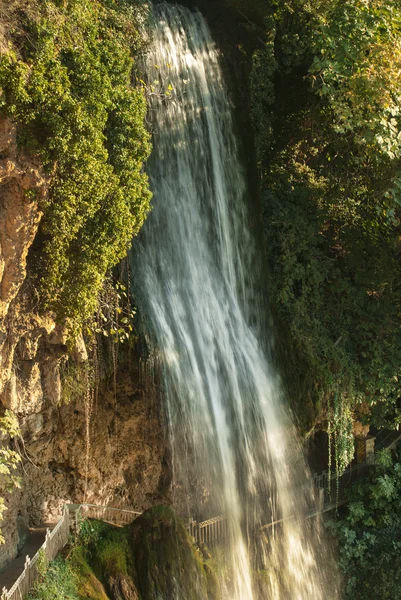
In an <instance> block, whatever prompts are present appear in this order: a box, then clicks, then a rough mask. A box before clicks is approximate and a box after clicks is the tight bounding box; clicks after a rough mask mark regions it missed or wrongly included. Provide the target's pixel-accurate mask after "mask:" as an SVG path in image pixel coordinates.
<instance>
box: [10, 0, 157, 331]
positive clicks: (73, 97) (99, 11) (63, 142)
mask: <svg viewBox="0 0 401 600" xmlns="http://www.w3.org/2000/svg"><path fill="white" fill-rule="evenodd" d="M21 11H22V13H23V15H24V16H23V17H22V18H21V19H20V22H21V23H22V29H19V30H17V31H16V33H15V35H14V39H13V47H12V48H10V50H9V51H8V52H5V53H3V54H2V55H1V57H0V87H1V89H2V94H1V96H0V107H1V109H2V111H3V112H4V113H6V114H8V115H9V116H11V117H12V118H13V119H14V120H15V121H16V122H17V124H18V125H19V130H18V134H19V143H20V144H21V145H23V146H25V147H26V148H27V149H28V150H29V152H31V153H33V154H35V155H37V156H38V157H39V158H40V160H41V163H42V165H43V167H44V169H45V171H46V173H47V176H48V178H49V182H50V184H49V193H48V197H47V199H46V201H45V202H44V203H43V204H42V206H41V209H42V210H43V212H44V216H43V221H42V227H41V231H40V236H39V237H38V240H37V252H36V255H35V256H34V257H33V263H34V267H35V269H36V272H37V274H38V278H39V284H40V290H41V298H42V304H43V306H45V307H48V308H51V309H53V310H55V311H56V313H57V315H58V317H59V318H60V319H67V320H68V321H69V322H70V328H71V330H72V332H76V331H78V328H79V326H80V325H81V323H82V322H83V321H84V320H85V319H86V318H88V317H89V316H90V315H91V314H92V313H93V311H94V309H95V308H96V303H97V297H98V293H99V291H100V289H101V286H102V281H103V278H104V275H105V273H106V271H107V270H108V269H109V268H110V267H111V266H113V265H115V264H116V263H117V262H118V261H119V260H120V259H121V258H122V257H123V256H124V255H125V254H126V252H127V247H128V246H129V244H130V242H131V239H132V236H133V235H135V234H136V233H137V232H138V230H139V229H140V227H141V225H142V223H143V221H144V219H145V217H146V214H147V211H148V210H149V200H150V193H149V189H148V182H147V177H146V175H145V174H144V172H143V169H142V166H143V162H144V160H145V159H146V158H147V156H148V154H149V151H150V145H149V138H148V134H147V132H146V130H145V126H144V118H145V113H146V102H145V98H144V93H143V91H142V90H141V89H140V88H136V87H134V86H133V85H132V74H133V68H134V67H135V66H136V65H137V63H138V56H139V53H140V50H141V46H142V38H141V35H140V33H139V30H140V27H141V23H142V22H143V19H144V18H145V16H146V5H144V4H142V3H141V2H139V0H138V1H137V2H135V1H132V2H131V1H128V0H127V1H126V0H116V1H115V2H112V1H109V0H103V1H101V2H93V3H92V2H91V3H88V2H86V1H85V0H69V1H66V2H59V1H56V0H46V1H44V2H41V3H40V4H38V6H37V11H36V12H35V15H34V16H32V14H31V13H26V14H24V11H23V7H21Z"/></svg>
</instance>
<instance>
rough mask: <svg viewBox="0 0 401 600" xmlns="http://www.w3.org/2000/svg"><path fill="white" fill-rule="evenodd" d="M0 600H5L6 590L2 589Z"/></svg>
mask: <svg viewBox="0 0 401 600" xmlns="http://www.w3.org/2000/svg"><path fill="white" fill-rule="evenodd" d="M1 600H7V588H6V587H3V589H2V591H1Z"/></svg>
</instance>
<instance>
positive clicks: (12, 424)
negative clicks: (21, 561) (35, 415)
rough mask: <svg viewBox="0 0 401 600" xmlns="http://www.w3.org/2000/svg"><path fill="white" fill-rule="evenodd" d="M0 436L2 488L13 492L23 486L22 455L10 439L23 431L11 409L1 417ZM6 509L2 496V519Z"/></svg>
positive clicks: (0, 504)
mask: <svg viewBox="0 0 401 600" xmlns="http://www.w3.org/2000/svg"><path fill="white" fill-rule="evenodd" d="M0 437H1V444H0V490H1V493H2V494H4V493H5V492H8V493H11V492H12V491H13V490H14V489H15V488H16V487H17V488H19V487H21V479H20V477H19V476H18V475H17V469H18V465H19V463H20V462H21V456H20V454H19V453H18V452H16V451H15V450H12V449H11V448H10V447H9V441H10V439H13V438H20V437H21V432H20V429H19V425H18V420H17V418H16V416H15V415H14V414H13V413H12V412H11V411H9V410H6V411H5V413H4V416H3V417H1V418H0ZM6 510H7V507H6V505H5V502H4V497H0V521H2V520H3V514H4V512H5V511H6ZM4 542H5V539H4V537H3V536H2V535H1V530H0V544H4Z"/></svg>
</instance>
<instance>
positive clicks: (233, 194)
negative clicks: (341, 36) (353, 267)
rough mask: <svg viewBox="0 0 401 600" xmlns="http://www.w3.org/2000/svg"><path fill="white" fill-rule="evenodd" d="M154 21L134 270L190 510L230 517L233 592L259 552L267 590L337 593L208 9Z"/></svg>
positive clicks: (304, 599) (280, 596)
mask: <svg viewBox="0 0 401 600" xmlns="http://www.w3.org/2000/svg"><path fill="white" fill-rule="evenodd" d="M154 20H155V33H154V39H153V42H152V45H151V51H150V54H149V57H148V60H147V68H146V70H147V76H148V81H149V83H148V88H149V95H150V121H151V127H152V133H153V144H154V150H153V155H152V158H151V160H150V163H149V167H148V170H149V175H150V180H151V187H152V190H153V193H154V199H153V206H154V208H153V210H152V213H151V214H150V216H149V218H148V220H147V222H146V224H145V227H144V229H143V232H142V233H141V235H140V236H139V239H138V240H137V241H136V242H135V255H134V257H133V263H134V266H133V269H134V278H135V279H134V285H135V287H136V288H140V289H141V296H142V304H144V306H145V310H146V313H147V315H148V317H149V320H150V321H151V329H152V333H153V337H154V340H155V345H156V346H157V347H158V349H159V350H160V353H161V356H162V361H163V364H164V368H163V372H164V384H165V395H166V406H167V413H168V415H167V416H168V426H169V432H170V439H171V447H172V452H173V463H174V469H175V471H174V481H175V486H176V487H175V490H176V492H175V493H176V495H177V498H178V497H180V498H181V502H182V499H183V498H185V502H186V508H187V509H188V511H191V512H190V514H194V516H198V515H201V516H202V517H203V518H207V517H208V516H214V515H217V514H224V515H226V516H227V518H228V522H229V531H230V543H229V545H228V550H227V557H226V558H227V562H228V565H229V568H230V573H231V581H230V582H227V583H226V584H225V591H224V600H228V599H229V600H256V599H258V600H259V598H260V595H258V594H257V592H255V588H254V584H253V581H252V568H251V566H250V565H251V564H252V561H256V564H257V567H258V568H259V569H260V568H265V569H266V571H267V573H266V577H265V579H266V584H265V586H266V587H265V589H266V590H267V591H266V592H265V593H266V594H267V595H264V596H263V598H265V597H266V598H268V599H274V600H319V599H323V598H325V599H328V600H330V599H333V598H335V597H336V592H335V591H334V590H333V588H331V589H328V584H327V579H328V578H327V577H326V576H324V566H325V565H324V564H323V565H322V560H321V559H322V556H323V554H324V553H323V545H322V544H323V543H322V541H321V539H320V529H319V521H318V520H317V519H310V520H309V521H305V519H304V517H305V514H307V513H308V512H309V511H310V509H311V507H313V505H314V497H313V494H312V491H311V487H310V485H309V483H308V473H307V470H306V468H305V464H304V461H303V458H302V452H301V449H300V446H299V443H298V440H297V436H296V433H295V431H294V427H293V425H292V422H291V419H290V417H289V410H288V407H287V406H286V405H285V402H284V401H283V398H282V395H281V392H280V384H279V381H278V379H277V376H276V375H275V374H274V373H273V372H272V369H271V368H270V366H269V363H268V359H267V357H266V352H265V351H264V350H263V348H262V345H261V343H260V341H259V340H260V339H261V335H262V333H261V332H262V330H263V328H262V327H261V326H259V325H258V322H259V321H263V319H259V318H258V317H257V313H258V311H260V307H259V306H258V302H257V301H256V297H257V294H256V293H255V291H254V290H255V289H257V287H258V285H259V279H260V273H259V270H258V268H257V266H256V265H257V264H258V254H259V255H260V254H261V253H262V252H263V250H262V248H258V249H257V248H256V242H255V240H254V236H253V235H252V234H251V230H250V227H249V217H248V210H249V204H250V203H249V201H248V199H247V186H246V179H245V175H244V172H243V168H242V166H241V162H240V160H239V154H238V149H237V141H236V137H235V135H234V130H233V121H232V107H231V104H230V100H229V98H228V95H227V91H226V86H225V84H224V81H223V76H222V72H221V68H220V64H219V55H218V52H217V50H216V47H215V45H214V43H213V41H212V39H211V35H210V32H209V30H208V27H207V25H206V23H205V20H204V19H203V17H202V16H201V15H200V14H199V13H197V12H195V13H193V12H191V11H189V10H188V9H186V8H182V7H179V6H172V5H168V4H166V3H162V4H157V5H156V7H155V9H154ZM255 315H256V317H255ZM177 502H178V500H177ZM206 510H207V511H208V514H205V511H206ZM194 511H195V512H194ZM202 511H203V513H202ZM282 518H284V521H283V524H281V525H280V526H278V527H269V528H267V529H264V530H262V531H259V529H260V527H261V526H262V525H265V524H267V523H269V522H273V521H275V520H278V519H282ZM253 568H254V567H253ZM164 600H174V599H164ZM188 600H196V598H193V599H188Z"/></svg>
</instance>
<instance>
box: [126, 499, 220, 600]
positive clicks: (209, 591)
mask: <svg viewBox="0 0 401 600" xmlns="http://www.w3.org/2000/svg"><path fill="white" fill-rule="evenodd" d="M129 529H130V536H129V544H130V547H131V553H132V554H131V556H132V569H133V577H134V578H135V582H136V584H137V587H138V590H139V592H140V595H141V600H156V599H158V598H165V599H167V598H168V599H182V600H184V599H185V600H188V599H189V598H190V599H191V600H212V599H213V600H214V599H215V598H218V595H217V589H218V586H217V585H216V578H215V576H214V574H213V572H212V571H211V570H210V568H208V567H207V565H205V564H204V562H203V560H202V558H201V555H200V554H199V552H198V551H197V549H196V548H195V547H194V545H193V543H192V540H191V538H190V537H189V535H188V532H187V530H186V528H185V526H184V524H183V523H182V521H181V520H180V519H179V518H178V517H177V515H176V514H175V512H174V511H173V510H172V509H171V508H169V507H166V506H156V507H154V508H152V509H150V510H148V511H146V512H145V513H143V515H142V516H141V517H139V518H138V519H136V521H134V523H133V524H132V525H131V526H130V528H129Z"/></svg>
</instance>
